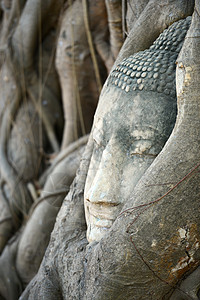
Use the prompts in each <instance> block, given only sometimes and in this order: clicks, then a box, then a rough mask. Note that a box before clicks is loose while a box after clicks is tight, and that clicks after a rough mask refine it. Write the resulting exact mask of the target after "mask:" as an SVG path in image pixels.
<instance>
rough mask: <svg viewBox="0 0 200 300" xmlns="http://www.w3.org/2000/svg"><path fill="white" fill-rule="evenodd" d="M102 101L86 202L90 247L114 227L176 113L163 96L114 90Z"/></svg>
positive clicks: (88, 176) (95, 134)
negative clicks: (91, 243) (92, 242)
mask: <svg viewBox="0 0 200 300" xmlns="http://www.w3.org/2000/svg"><path fill="white" fill-rule="evenodd" d="M100 101H101V102H100V103H101V105H100V106H99V107H98V110H97V113H96V116H95V120H94V126H93V130H92V135H93V140H94V150H93V154H92V157H91V162H90V166H89V171H88V175H87V180H86V185H85V196H84V198H85V199H84V201H85V215H86V222H87V238H88V241H89V242H91V241H99V240H100V239H101V238H102V237H103V235H104V234H105V233H106V232H107V231H108V230H109V228H110V227H111V226H112V223H113V222H114V220H115V219H116V217H117V216H118V214H119V213H120V211H121V210H122V208H123V205H124V203H125V201H126V199H128V198H129V197H131V194H132V191H133V189H134V187H135V185H136V184H137V182H138V180H139V179H140V178H141V176H142V175H143V173H144V172H145V170H146V169H147V167H148V166H149V165H150V164H151V163H152V161H153V160H154V159H155V157H156V155H157V154H158V153H159V152H160V151H161V149H162V147H163V145H164V143H165V141H166V139H167V136H168V135H169V134H170V131H171V129H172V124H173V123H174V121H175V110H176V109H175V107H174V105H173V103H172V101H169V100H167V97H166V96H163V95H162V94H157V93H155V92H145V91H144V92H143V93H141V92H134V93H126V92H124V91H120V90H119V89H116V88H114V87H112V86H111V87H108V88H107V89H106V92H105V93H104V94H103V95H102V97H101V100H100ZM172 107H173V110H174V114H173V113H171V111H172ZM164 111H165V112H166V111H167V112H170V116H169V114H168V113H167V118H166V115H165V114H164Z"/></svg>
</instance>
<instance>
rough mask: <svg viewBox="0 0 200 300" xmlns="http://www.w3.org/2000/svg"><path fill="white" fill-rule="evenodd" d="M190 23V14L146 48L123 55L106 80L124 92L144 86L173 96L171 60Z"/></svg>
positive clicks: (174, 66)
mask: <svg viewBox="0 0 200 300" xmlns="http://www.w3.org/2000/svg"><path fill="white" fill-rule="evenodd" d="M190 23H191V17H188V18H186V19H183V20H180V21H178V22H175V23H174V24H172V25H171V26H170V27H169V28H168V29H166V30H164V31H163V33H161V34H160V36H159V37H158V38H157V39H156V40H155V42H154V43H153V45H152V46H151V47H150V48H149V49H147V50H144V51H141V52H138V53H136V54H134V55H131V56H129V57H128V58H125V59H123V60H122V62H121V63H120V64H118V65H117V67H116V68H115V69H114V70H113V71H112V72H111V74H110V76H109V80H108V84H110V85H114V86H116V87H118V88H120V89H122V90H124V91H125V92H127V93H128V92H130V91H136V90H138V91H139V90H145V91H153V92H158V93H163V94H166V95H169V96H171V97H175V95H176V85H175V69H176V64H175V62H176V59H177V56H178V54H179V52H180V50H181V47H182V44H183V41H184V38H185V35H186V33H187V30H188V28H189V26H190Z"/></svg>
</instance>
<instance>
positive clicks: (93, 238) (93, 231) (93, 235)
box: [87, 224, 110, 243]
mask: <svg viewBox="0 0 200 300" xmlns="http://www.w3.org/2000/svg"><path fill="white" fill-rule="evenodd" d="M109 229H110V228H109V227H97V226H95V225H93V224H89V225H88V229H87V240H88V242H89V243H91V242H99V241H100V240H101V239H102V238H103V237H104V236H105V234H106V233H107V232H108V231H109Z"/></svg>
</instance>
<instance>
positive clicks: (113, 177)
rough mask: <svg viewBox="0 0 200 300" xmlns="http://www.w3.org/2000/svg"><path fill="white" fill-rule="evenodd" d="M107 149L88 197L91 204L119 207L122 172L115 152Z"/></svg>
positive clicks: (109, 148) (110, 148)
mask: <svg viewBox="0 0 200 300" xmlns="http://www.w3.org/2000/svg"><path fill="white" fill-rule="evenodd" d="M112 150H114V149H112V147H110V146H109V147H106V149H105V150H104V151H103V155H102V158H101V162H100V164H99V168H98V170H97V172H96V174H95V177H94V179H93V182H92V185H91V187H90V189H89V191H88V193H87V195H86V199H87V200H88V201H89V202H92V203H96V204H101V203H102V204H107V205H117V204H118V202H119V201H118V199H117V198H118V195H119V193H118V190H119V185H120V170H119V164H118V163H117V158H116V155H115V151H114V152H113V151H112Z"/></svg>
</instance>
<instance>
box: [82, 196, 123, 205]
mask: <svg viewBox="0 0 200 300" xmlns="http://www.w3.org/2000/svg"><path fill="white" fill-rule="evenodd" d="M85 200H86V201H88V202H89V203H90V204H95V205H102V204H103V205H105V206H118V205H120V204H121V203H120V202H111V201H90V199H88V198H86V199H85Z"/></svg>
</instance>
